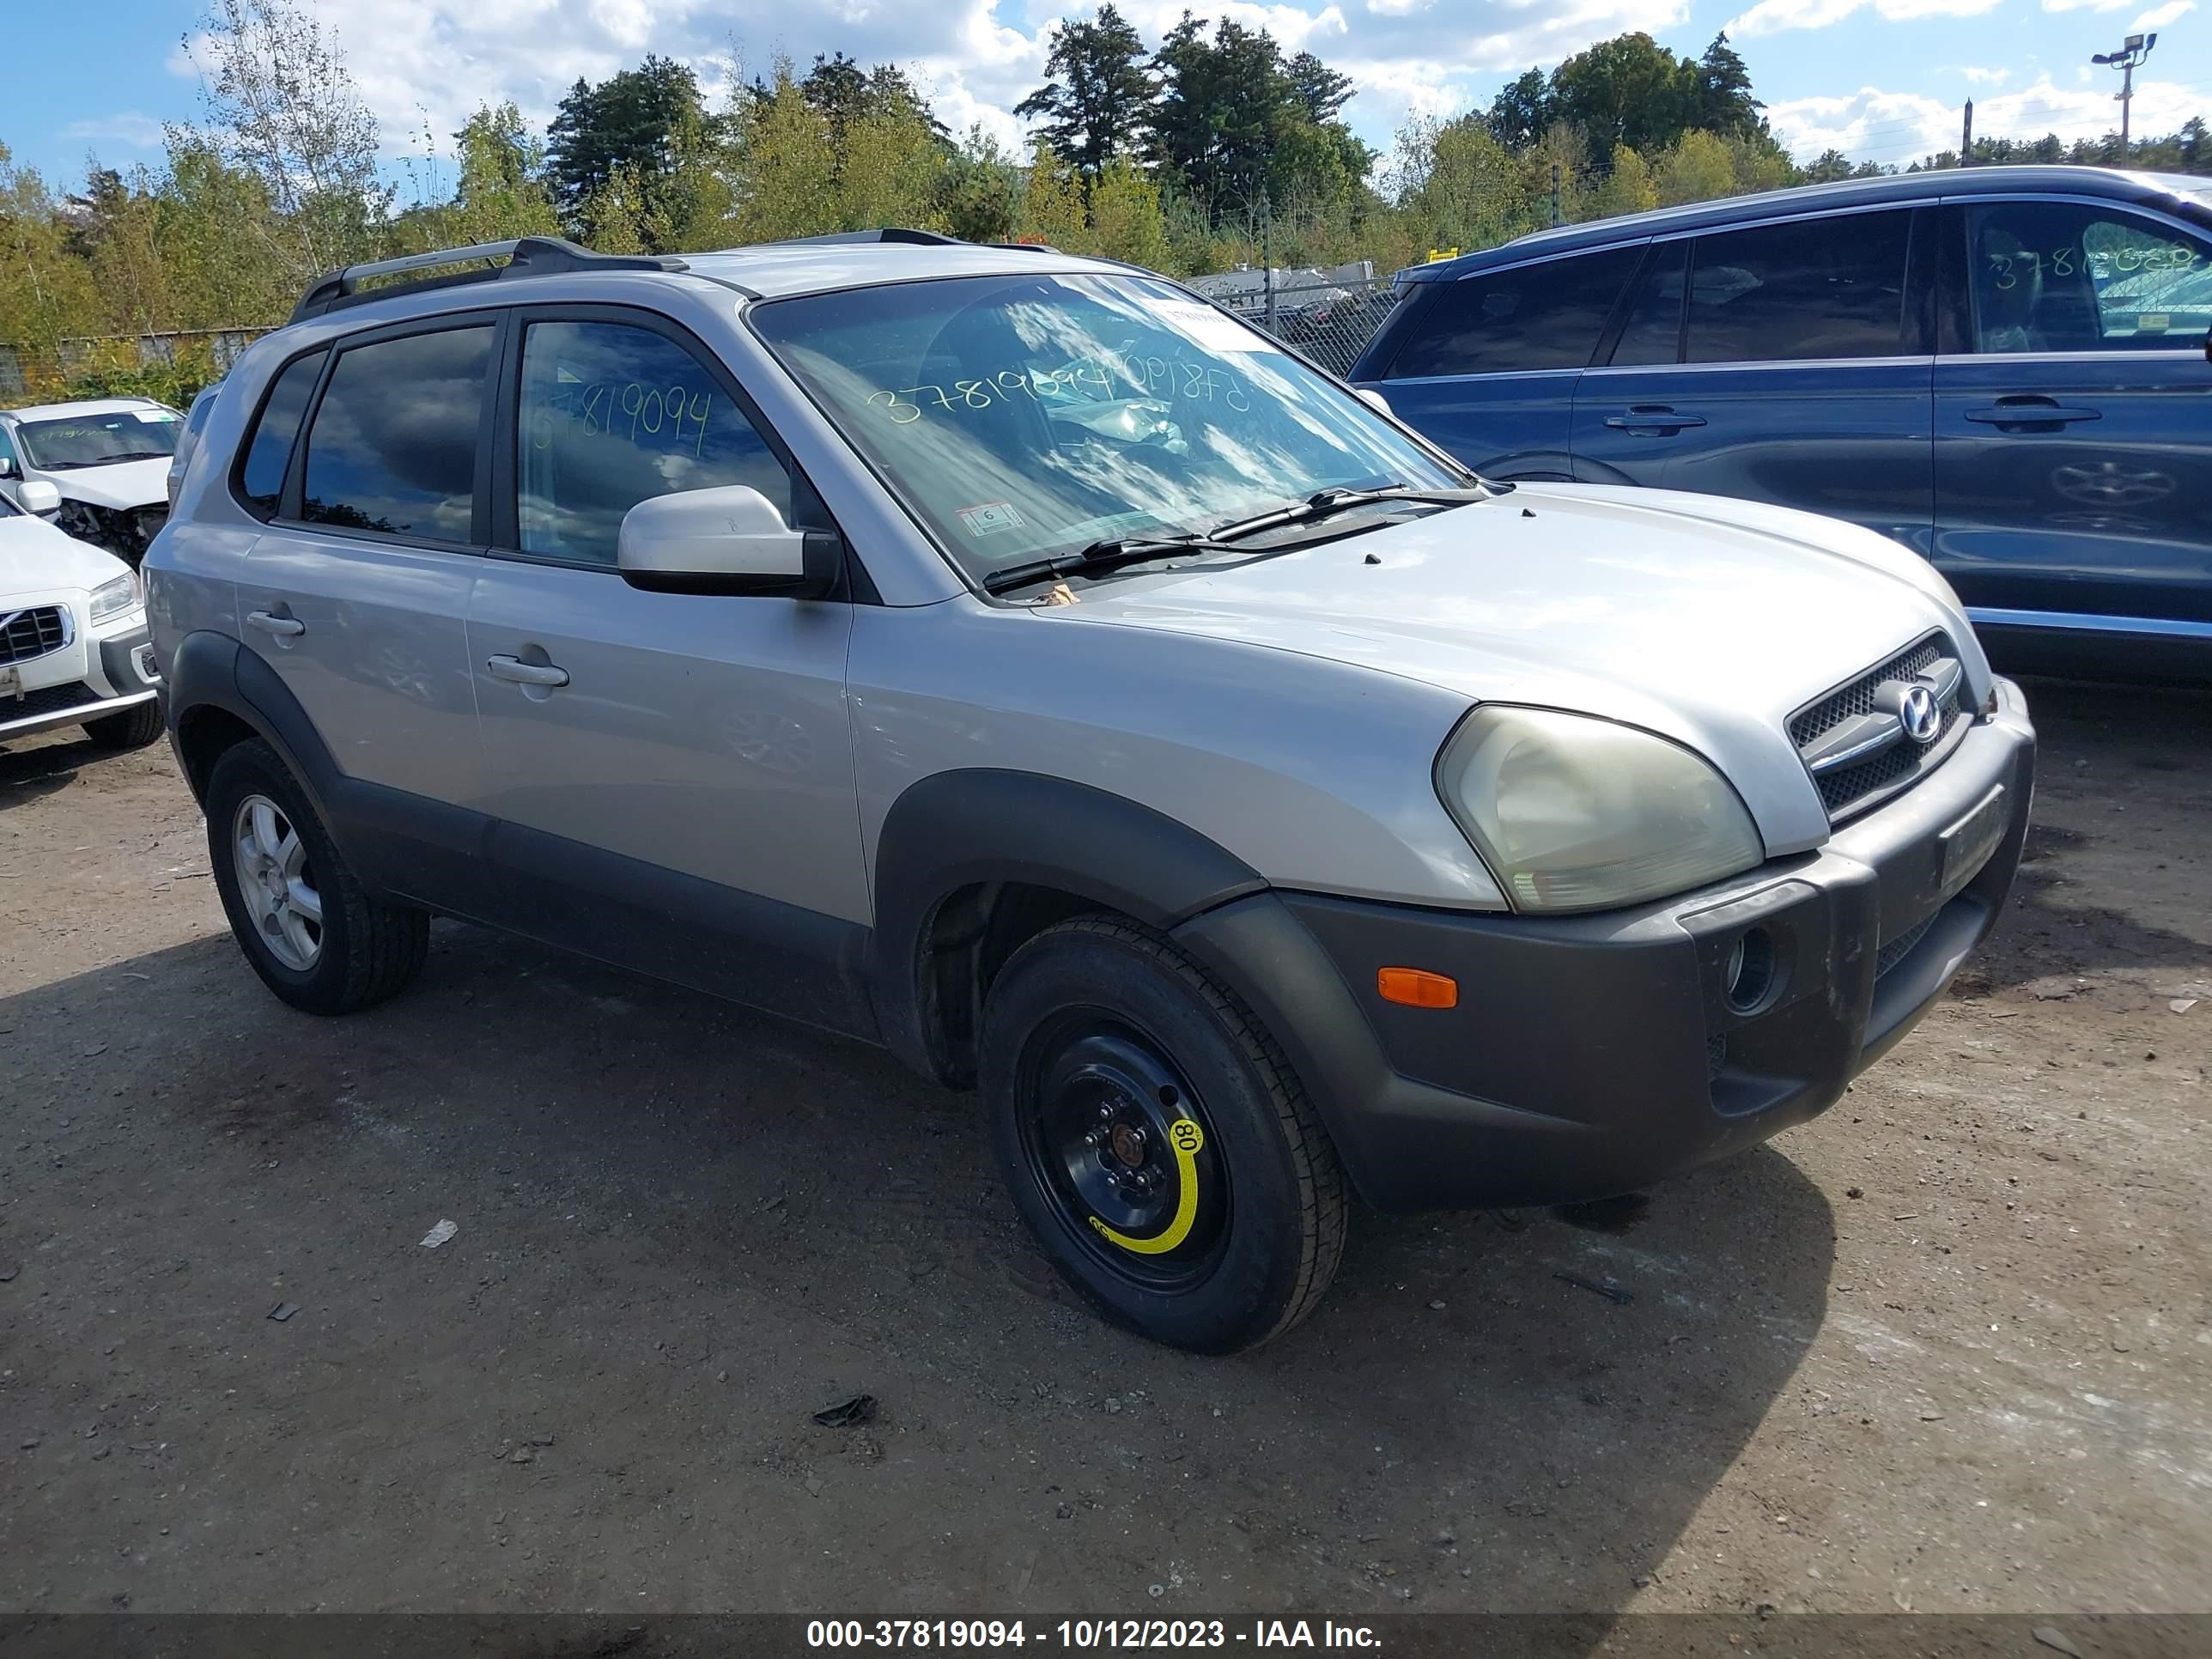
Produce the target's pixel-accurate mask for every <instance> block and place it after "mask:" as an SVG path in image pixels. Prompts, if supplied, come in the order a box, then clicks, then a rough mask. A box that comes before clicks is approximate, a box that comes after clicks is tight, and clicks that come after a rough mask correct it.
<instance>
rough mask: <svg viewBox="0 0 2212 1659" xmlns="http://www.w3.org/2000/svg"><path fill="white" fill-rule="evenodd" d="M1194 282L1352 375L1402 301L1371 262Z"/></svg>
mask: <svg viewBox="0 0 2212 1659" xmlns="http://www.w3.org/2000/svg"><path fill="white" fill-rule="evenodd" d="M1190 286H1191V287H1192V288H1194V289H1197V290H1198V292H1200V293H1201V294H1203V295H1206V297H1207V298H1208V299H1210V300H1212V301H1213V302H1214V303H1215V304H1216V305H1218V306H1220V307H1223V308H1224V309H1225V310H1229V311H1233V312H1235V313H1237V315H1238V316H1239V317H1241V318H1243V319H1244V320H1245V321H1246V322H1249V323H1250V324H1252V325H1254V326H1255V327H1256V328H1261V329H1264V330H1265V331H1267V332H1268V333H1270V334H1272V335H1273V336H1274V337H1276V338H1277V339H1279V340H1280V341H1281V342H1282V343H1284V344H1285V345H1286V346H1290V347H1292V348H1293V349H1296V350H1298V351H1300V352H1303V353H1304V355H1305V356H1309V357H1310V358H1312V359H1313V360H1314V361H1315V362H1317V363H1319V364H1321V365H1322V367H1323V368H1327V369H1328V370H1329V371H1330V372H1331V373H1333V374H1343V375H1349V374H1350V373H1351V371H1352V364H1353V363H1354V362H1358V357H1359V354H1360V353H1361V352H1362V351H1364V350H1365V349H1366V348H1367V343H1368V341H1369V340H1370V339H1372V338H1373V337H1374V336H1375V331H1376V330H1377V329H1379V328H1380V327H1382V326H1383V319H1384V318H1385V317H1387V316H1389V314H1390V307H1392V306H1393V305H1395V304H1396V303H1397V295H1396V293H1395V290H1394V289H1392V287H1391V285H1390V279H1389V277H1388V276H1380V277H1378V276H1376V274H1375V268H1374V266H1373V265H1372V264H1369V263H1368V262H1366V261H1364V260H1362V261H1360V262H1359V263H1358V264H1350V265H1339V266H1337V267H1336V268H1335V269H1334V270H1326V271H1324V270H1232V271H1225V272H1224V273H1222V274H1220V275H1218V276H1200V277H1196V278H1194V279H1193V280H1192V282H1191V284H1190Z"/></svg>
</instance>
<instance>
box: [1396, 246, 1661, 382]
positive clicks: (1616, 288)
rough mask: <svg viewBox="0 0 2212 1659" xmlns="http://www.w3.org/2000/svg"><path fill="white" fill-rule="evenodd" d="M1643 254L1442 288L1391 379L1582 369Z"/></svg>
mask: <svg viewBox="0 0 2212 1659" xmlns="http://www.w3.org/2000/svg"><path fill="white" fill-rule="evenodd" d="M1640 252H1641V250H1640V249H1638V248H1614V249H1612V250H1610V251H1608V252H1603V253H1585V254H1582V255H1580V256H1578V257H1576V258H1566V259H1551V260H1547V261H1546V262H1545V263H1543V264H1535V265H1522V266H1519V267H1517V268H1516V269H1514V270H1501V271H1498V272H1495V273H1492V274H1488V275H1480V276H1466V277H1462V278H1461V279H1460V280H1459V281H1458V282H1455V283H1439V284H1437V289H1438V290H1439V291H1438V292H1437V295H1436V296H1435V297H1434V298H1433V299H1431V301H1429V303H1428V304H1427V305H1426V306H1425V307H1423V309H1422V312H1421V314H1420V315H1419V317H1417V318H1415V319H1413V323H1412V324H1411V325H1410V326H1409V327H1408V328H1407V332H1406V340H1405V343H1404V344H1403V345H1401V346H1400V347H1399V349H1398V357H1397V361H1396V362H1395V363H1393V364H1392V365H1391V368H1390V378H1391V379H1392V380H1411V379H1413V378H1415V377H1417V376H1419V375H1425V374H1497V373H1498V372H1500V371H1504V370H1516V369H1517V370H1522V371H1526V370H1529V369H1538V368H1582V367H1583V365H1585V364H1586V363H1588V362H1589V360H1590V353H1591V352H1592V351H1593V350H1595V349H1596V347H1597V340H1598V336H1599V335H1600V334H1601V333H1602V332H1603V331H1604V330H1605V325H1606V319H1607V318H1608V317H1610V316H1611V315H1612V314H1613V301H1614V300H1616V299H1617V298H1619V297H1620V289H1621V286H1622V284H1623V283H1626V282H1627V280H1628V277H1629V274H1630V273H1631V272H1632V271H1633V270H1635V269H1636V262H1637V259H1638V255H1639V254H1640Z"/></svg>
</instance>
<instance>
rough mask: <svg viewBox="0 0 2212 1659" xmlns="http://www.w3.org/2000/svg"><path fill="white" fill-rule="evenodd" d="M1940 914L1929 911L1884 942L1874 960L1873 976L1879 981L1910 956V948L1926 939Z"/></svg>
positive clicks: (1936, 911) (1935, 911) (1938, 911)
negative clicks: (1893, 937)
mask: <svg viewBox="0 0 2212 1659" xmlns="http://www.w3.org/2000/svg"><path fill="white" fill-rule="evenodd" d="M1939 915H1942V911H1940V910H1930V911H1929V913H1928V914H1927V915H1924V916H1923V917H1921V918H1920V920H1919V921H1916V922H1914V923H1913V924H1912V926H1911V927H1908V928H1906V929H1905V931H1904V932H1903V933H1899V935H1898V936H1897V937H1896V938H1895V939H1886V940H1884V941H1883V943H1882V947H1881V951H1880V952H1879V954H1877V955H1876V956H1875V959H1874V976H1875V978H1876V979H1880V978H1881V976H1882V975H1884V974H1886V973H1887V972H1888V971H1889V970H1890V969H1893V968H1894V967H1896V966H1897V964H1898V963H1900V962H1902V961H1904V960H1905V957H1909V956H1911V954H1912V947H1913V946H1914V945H1917V944H1919V943H1920V941H1921V940H1922V939H1926V938H1927V937H1928V930H1929V928H1930V927H1934V926H1935V925H1936V917H1937V916H1939Z"/></svg>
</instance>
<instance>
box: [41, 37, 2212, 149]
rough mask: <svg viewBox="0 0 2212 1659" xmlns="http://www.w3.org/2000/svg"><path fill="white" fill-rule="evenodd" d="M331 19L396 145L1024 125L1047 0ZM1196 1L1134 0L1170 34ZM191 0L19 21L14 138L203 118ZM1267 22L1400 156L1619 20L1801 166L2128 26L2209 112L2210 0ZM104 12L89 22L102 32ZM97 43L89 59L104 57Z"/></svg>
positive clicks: (2177, 108)
mask: <svg viewBox="0 0 2212 1659" xmlns="http://www.w3.org/2000/svg"><path fill="white" fill-rule="evenodd" d="M300 3H302V4H303V5H304V6H305V7H306V9H307V10H309V11H310V12H311V13H313V15H316V16H318V17H319V18H320V19H321V20H322V21H324V23H325V25H327V26H328V27H331V28H332V29H334V31H335V32H336V33H337V37H338V39H339V40H340V41H341V42H342V44H343V46H344V47H345V50H346V52H347V57H348V61H349V64H350V65H351V67H352V70H353V72H354V74H355V76H356V79H357V80H358V82H360V84H361V87H362V92H363V94H364V95H365V96H366V97H367V98H368V100H369V102H370V104H371V105H372V106H373V107H374V109H375V110H376V112H377V113H378V115H379V116H380V118H382V120H383V122H384V125H385V131H386V144H387V149H389V150H390V152H391V153H392V155H394V156H395V157H397V156H398V155H402V154H404V153H405V152H406V151H407V150H408V149H410V148H412V149H420V148H421V137H420V135H421V134H422V132H423V131H424V130H425V127H426V126H427V127H428V129H429V130H431V131H435V132H439V133H446V132H450V131H452V130H453V128H454V127H456V126H458V125H459V123H460V121H461V119H462V118H464V117H465V115H466V113H467V112H468V111H469V110H470V109H471V108H472V107H473V106H475V105H476V104H477V103H478V102H479V101H482V100H487V99H496V98H501V97H512V98H513V99H514V100H516V101H517V102H519V103H520V105H521V106H522V107H523V109H524V111H525V112H526V113H527V114H529V115H530V116H532V118H535V119H537V120H538V121H541V122H542V121H543V120H544V118H545V117H546V116H548V115H549V114H550V112H551V110H552V106H553V105H554V104H555V103H556V101H557V100H558V99H559V97H560V95H561V94H562V90H563V89H564V88H566V87H567V86H568V84H569V83H570V82H573V81H574V79H575V78H576V77H577V76H579V75H582V76H589V77H593V78H596V77H599V76H605V75H606V74H608V73H610V72H611V71H612V70H615V69H617V68H619V67H621V66H623V64H629V63H634V62H635V61H636V59H637V58H640V57H641V56H642V55H643V54H644V53H645V52H649V51H651V52H665V53H667V54H669V55H671V56H675V57H679V58H685V59H687V60H689V61H691V62H693V63H695V64H696V65H697V66H698V67H699V68H700V70H701V71H702V76H703V77H704V78H705V79H706V80H708V82H709V83H710V84H712V83H713V82H714V81H715V80H716V78H717V76H719V75H720V74H721V73H722V72H723V71H722V67H721V66H722V65H725V64H727V63H729V62H730V61H732V58H734V59H735V60H737V61H738V62H740V63H741V64H743V66H744V72H746V73H748V74H750V73H752V72H754V71H757V70H760V69H762V68H763V67H765V66H766V64H768V63H769V60H770V59H772V58H774V57H775V56H776V55H778V54H779V53H785V54H788V55H790V56H792V57H793V58H798V59H799V60H801V61H802V62H804V61H805V60H806V59H808V58H811V57H812V55H813V54H814V53H816V52H829V51H837V50H842V51H845V52H850V53H851V54H852V55H853V56H854V57H855V58H860V59H862V60H863V61H872V60H878V59H884V58H888V59H891V60H894V61H896V62H899V63H902V64H907V65H908V66H909V67H910V69H912V70H914V71H915V75H916V78H917V79H918V80H919V81H921V82H922V83H923V84H924V85H926V86H927V87H928V88H929V89H930V90H931V92H932V93H933V96H934V98H935V100H936V102H937V106H938V109H939V113H940V114H941V115H942V116H943V117H944V118H945V120H946V121H947V123H948V124H949V125H952V126H954V127H955V128H956V129H957V128H964V127H965V126H966V125H968V124H969V122H971V121H981V122H983V123H984V124H985V125H987V126H990V127H992V128H994V130H996V131H999V132H1000V134H1001V136H1003V137H1008V138H1014V137H1018V131H1019V128H1018V124H1017V123H1016V122H1015V121H1014V119H1013V118H1012V115H1011V114H1010V113H1009V112H1010V111H1011V109H1012V106H1013V105H1014V104H1015V103H1016V102H1018V100H1020V99H1021V97H1022V96H1023V95H1024V94H1025V93H1026V92H1027V91H1029V90H1030V88H1032V87H1034V86H1035V85H1036V83H1037V82H1038V80H1039V78H1040V71H1041V69H1042V61H1043V56H1044V50H1045V44H1044V43H1045V40H1046V37H1047V35H1048V33H1049V31H1050V28H1051V26H1052V23H1053V22H1054V20H1055V19H1056V18H1058V17H1059V16H1060V15H1063V14H1065V13H1066V12H1068V11H1071V10H1076V9H1088V8H1087V7H1085V8H1071V7H1068V6H1066V5H1062V4H1054V3H1049V0H935V3H932V0H921V3H916V0H777V3H775V5H774V6H772V7H770V6H767V5H764V4H762V3H760V0H300ZM1183 6H1184V0H1122V4H1121V10H1122V12H1123V14H1124V15H1126V16H1127V17H1129V18H1130V19H1131V20H1132V21H1134V22H1135V23H1136V24H1137V25H1138V27H1139V29H1140V30H1141V31H1142V32H1143V33H1144V34H1145V36H1146V40H1147V41H1148V42H1152V41H1157V40H1158V38H1159V36H1160V34H1161V33H1162V32H1163V30H1164V29H1165V28H1166V27H1170V26H1171V25H1172V24H1173V22H1174V21H1175V19H1176V16H1177V15H1179V14H1180V13H1181V12H1182V9H1183ZM203 9H204V6H203V0H92V6H91V8H89V9H86V10H80V9H77V8H76V7H73V6H56V5H45V6H37V7H21V8H16V9H15V15H13V16H12V17H11V18H10V20H9V31H8V41H9V60H10V61H9V75H8V88H9V94H8V96H7V98H6V99H5V100H0V143H5V144H6V145H8V146H9V149H11V150H13V151H14V153H15V157H16V159H17V160H18V161H21V162H25V163H28V164H30V165H33V166H35V167H39V168H40V170H41V171H42V172H45V173H47V175H48V176H49V177H50V178H51V179H55V180H57V181H58V182H62V183H64V184H70V183H74V182H75V181H76V179H78V178H80V177H81V176H82V171H83V167H84V163H85V157H86V155H87V154H88V152H97V153H98V155H100V158H101V160H102V161H105V162H106V163H107V164H108V165H111V166H125V167H127V166H129V165H130V164H131V163H133V162H137V161H145V162H149V163H158V161H159V159H160V151H161V123H163V122H164V121H167V120H174V119H178V118H189V117H191V115H192V114H193V112H195V110H196V108H197V101H198V85H199V83H198V77H197V71H196V70H195V69H194V67H193V64H192V60H191V52H190V51H189V49H188V46H186V44H185V43H186V40H187V38H188V37H189V36H190V35H191V33H193V31H194V28H195V27H196V24H197V20H198V18H199V16H200V15H201V13H202V11H203ZM1193 9H1195V10H1197V11H1198V12H1199V13H1200V15H1209V16H1217V17H1218V16H1222V15H1229V16H1234V17H1236V18H1237V19H1238V20H1239V21H1243V22H1245V23H1247V24H1252V25H1261V26H1264V27H1267V28H1269V29H1270V30H1272V31H1273V33H1274V34H1275V36H1276V38H1277V39H1278V40H1281V41H1283V42H1284V43H1285V46H1286V48H1290V49H1297V48H1304V49H1308V50H1311V51H1313V52H1318V53H1319V54H1320V55H1321V56H1322V57H1323V58H1328V59H1329V60H1330V61H1331V62H1333V63H1335V64H1338V65H1339V66H1340V67H1341V68H1344V69H1345V70H1347V71H1348V72H1349V73H1351V74H1352V76H1353V78H1354V79H1355V81H1356V82H1358V85H1359V88H1360V94H1359V96H1358V99H1357V100H1355V101H1354V102H1353V104H1352V106H1351V107H1350V109H1349V111H1348V112H1347V113H1348V115H1349V117H1350V118H1351V119H1352V122H1353V124H1354V125H1355V126H1356V127H1357V128H1358V131H1360V133H1361V135H1362V136H1363V137H1365V138H1366V139H1367V141H1368V142H1369V143H1370V144H1373V145H1375V146H1376V148H1377V149H1387V148H1388V146H1389V142H1390V138H1391V135H1392V134H1393V133H1394V132H1395V130H1396V129H1397V128H1398V127H1399V125H1401V124H1402V123H1403V121H1404V120H1405V119H1406V118H1407V114H1408V113H1409V112H1425V113H1438V114H1449V113H1450V112H1454V111H1455V110H1461V109H1465V108H1467V107H1469V106H1475V105H1480V103H1482V102H1483V101H1485V100H1487V98H1488V97H1489V96H1490V94H1492V93H1493V92H1494V91H1495V90H1496V89H1497V88H1498V85H1499V84H1500V83H1501V82H1504V80H1506V79H1507V78H1509V77H1510V76H1511V75H1513V74H1515V73H1517V72H1518V71H1519V70H1522V69H1524V68H1527V67H1528V65H1530V64H1541V65H1544V66H1547V67H1548V66H1549V65H1551V64H1554V63H1556V62H1558V61H1559V58H1563V57H1565V56H1566V55H1567V54H1568V53H1570V52H1574V51H1577V50H1578V49H1579V48H1581V47H1583V46H1587V45H1588V44H1589V42H1591V41H1593V40H1601V39H1603V38H1604V37H1606V36H1607V35H1611V34H1616V33H1620V32H1621V31H1623V30H1625V29H1633V28H1642V29H1646V30H1649V31H1650V33H1652V34H1654V35H1655V36H1656V38H1657V39H1658V40H1660V41H1661V42H1662V44H1663V45H1666V46H1670V47H1672V48H1674V50H1676V51H1680V52H1698V51H1700V50H1702V49H1703V48H1704V46H1705V43H1706V42H1707V41H1709V40H1711V38H1712V37H1713V35H1714V33H1716V32H1717V31H1718V30H1720V29H1721V28H1723V27H1726V28H1728V29H1729V32H1730V33H1731V35H1732V37H1733V38H1734V40H1735V44H1736V46H1737V48H1738V50H1740V51H1741V52H1742V53H1743V55H1744V57H1745V58H1746V60H1747V62H1748V63H1749V64H1750V66H1751V71H1752V76H1753V84H1754V86H1755V88H1756V89H1757V91H1758V92H1759V95H1760V96H1761V97H1762V98H1764V99H1765V101H1766V102H1767V104H1768V105H1769V106H1770V113H1771V118H1772V119H1773V121H1774V125H1775V127H1776V130H1777V131H1778V133H1779V134H1780V135H1781V136H1782V137H1783V138H1784V141H1785V142H1786V143H1789V144H1790V147H1791V148H1792V149H1794V150H1795V151H1796V152H1797V153H1798V155H1799V156H1800V158H1801V159H1806V160H1809V159H1810V158H1811V157H1812V156H1813V155H1814V154H1817V153H1818V152H1819V151H1820V150H1821V149H1825V148H1826V147H1828V146H1830V145H1833V146H1835V147H1837V148H1838V149H1844V151H1846V152H1847V153H1849V154H1850V155H1852V156H1854V157H1855V158H1862V159H1863V158H1872V159H1874V160H1877V161H1897V162H1904V161H1910V160H1911V159H1913V158H1914V157H1916V156H1917V155H1922V154H1924V153H1926V152H1927V151H1929V150H1930V149H1938V148H1942V147H1944V146H1945V145H1948V144H1950V143H1955V135H1956V133H1957V131H1958V124H1959V110H1960V105H1961V103H1963V101H1964V100H1966V99H1967V98H1969V97H1972V99H1973V100H1975V130H1976V131H1977V132H1979V133H1984V134H1988V133H2014V134H2022V135H2033V134H2040V133H2042V132H2045V131H2053V130H2055V131H2058V132H2060V133H2061V134H2062V135H2063V136H2064V137H2069V138H2071V137H2090V136H2094V135H2095V134H2097V133H2100V132H2101V131H2104V130H2105V129H2106V127H2107V126H2109V125H2113V124H2115V123H2116V121H2117V117H2118V106H2116V105H2115V104H2114V103H2113V102H2112V93H2113V92H2115V91H2116V90H2118V76H2117V75H2115V74H2113V73H2112V71H2110V70H2093V69H2091V68H2090V67H2089V66H2088V58H2089V56H2090V54H2091V53H2092V52H2101V51H2108V50H2111V49H2112V48H2114V47H2116V46H2118V45H2119V42H2120V39H2121V37H2122V36H2123V35H2124V34H2125V33H2129V32H2130V31H2131V30H2136V29H2142V28H2153V29H2157V30H2159V31H2160V37H2161V38H2160V42H2159V46H2158V48H2157V51H2156V52H2155V53H2154V56H2153V57H2152V58H2151V60H2150V62H2149V64H2148V67H2147V69H2146V70H2144V71H2142V73H2141V74H2139V76H2138V77H2137V82H2136V94H2137V96H2136V106H2135V127H2136V131H2137V132H2139V133H2142V132H2157V131H2171V130H2172V128H2174V127H2175V126H2177V125H2179V124H2180V122H2181V121H2182V120H2184V119H2185V118H2187V117H2188V116H2189V115H2191V114H2194V113H2197V112H2199V111H2203V112H2208V113H2212V0H1280V3H1264V4H1263V3H1251V0H1234V3H1227V4H1216V5H1212V6H1206V5H1202V4H1195V5H1194V7H1193ZM88 24H89V25H90V27H89V28H88ZM95 45H96V46H97V50H94V49H93V48H94V46H95Z"/></svg>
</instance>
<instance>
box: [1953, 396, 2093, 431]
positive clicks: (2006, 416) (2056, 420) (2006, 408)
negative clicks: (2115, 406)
mask: <svg viewBox="0 0 2212 1659" xmlns="http://www.w3.org/2000/svg"><path fill="white" fill-rule="evenodd" d="M1966 418H1967V419H1968V420H1970V421H1978V422H1981V423H1982V424H1983V425H1984V426H2063V425H2064V424H2065V423H2066V422H2069V421H2100V420H2102V419H2104V413H2103V411H2102V410H2094V409H2075V408H2072V407H2070V406H2069V405H2067V404H2062V403H2060V402H2058V401H2057V399H2056V398H2035V397H2020V398H1998V399H1997V400H1996V403H1994V404H1986V405H1984V407H1982V408H1980V409H1970V410H1967V411H1966Z"/></svg>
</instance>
